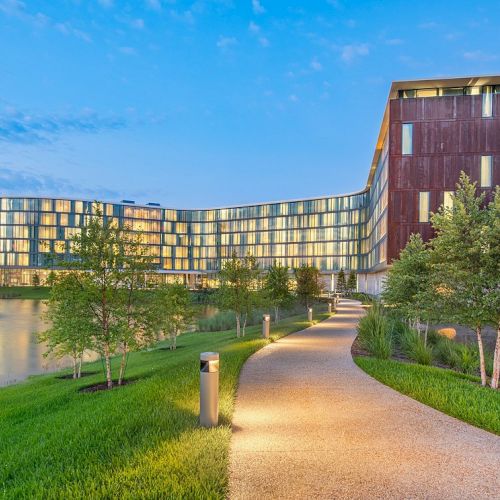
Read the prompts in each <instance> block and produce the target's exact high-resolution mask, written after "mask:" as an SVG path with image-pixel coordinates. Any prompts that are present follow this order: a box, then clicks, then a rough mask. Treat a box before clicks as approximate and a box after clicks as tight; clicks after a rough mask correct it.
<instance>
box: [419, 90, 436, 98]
mask: <svg viewBox="0 0 500 500" xmlns="http://www.w3.org/2000/svg"><path fill="white" fill-rule="evenodd" d="M437 95H438V89H418V90H417V97H436V96H437Z"/></svg>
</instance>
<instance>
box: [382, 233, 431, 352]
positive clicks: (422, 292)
mask: <svg viewBox="0 0 500 500" xmlns="http://www.w3.org/2000/svg"><path fill="white" fill-rule="evenodd" d="M431 277H432V269H431V262H430V252H429V250H428V249H427V245H426V244H425V243H424V242H423V241H422V237H421V236H420V234H412V235H411V236H410V239H409V241H408V243H407V244H406V247H405V248H404V249H403V250H402V251H401V253H400V255H399V259H398V260H395V261H394V262H393V264H392V267H391V269H389V271H388V273H387V278H386V280H385V283H384V291H383V292H382V298H383V300H384V302H385V303H386V304H388V305H391V306H393V307H395V308H396V309H397V310H398V311H399V312H400V313H401V314H402V315H403V316H404V317H405V318H406V319H407V320H408V321H409V324H410V326H411V327H413V328H415V329H416V330H418V331H419V333H420V328H421V324H422V321H425V324H426V326H425V333H424V343H425V344H426V345H427V332H428V328H429V320H430V319H432V316H433V315H434V314H435V303H434V301H433V298H432V297H433V293H432V291H433V285H432V279H431Z"/></svg>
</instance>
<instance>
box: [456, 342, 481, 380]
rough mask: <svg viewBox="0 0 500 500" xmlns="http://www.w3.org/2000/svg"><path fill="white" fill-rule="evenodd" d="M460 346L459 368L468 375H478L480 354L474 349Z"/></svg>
mask: <svg viewBox="0 0 500 500" xmlns="http://www.w3.org/2000/svg"><path fill="white" fill-rule="evenodd" d="M457 345H459V346H460V347H459V356H460V357H459V362H458V367H459V369H460V371H462V372H463V373H468V374H469V375H472V374H473V373H476V371H477V369H478V367H479V354H478V352H477V350H476V349H473V348H472V347H471V346H469V345H463V344H457Z"/></svg>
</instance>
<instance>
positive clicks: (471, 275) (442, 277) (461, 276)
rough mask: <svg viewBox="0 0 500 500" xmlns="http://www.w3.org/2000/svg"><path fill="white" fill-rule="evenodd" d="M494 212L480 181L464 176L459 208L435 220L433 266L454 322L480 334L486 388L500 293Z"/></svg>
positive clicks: (456, 201) (457, 200)
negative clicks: (489, 327) (487, 349)
mask: <svg viewBox="0 0 500 500" xmlns="http://www.w3.org/2000/svg"><path fill="white" fill-rule="evenodd" d="M492 212H495V210H494V209H492ZM488 213H489V212H488V210H487V209H485V208H484V194H482V195H479V196H476V183H472V182H471V181H470V179H469V177H467V175H465V174H464V173H463V172H462V173H461V175H460V180H459V182H458V184H457V190H456V193H455V195H454V196H453V207H452V208H451V209H443V208H441V209H440V210H439V212H438V213H436V214H433V216H432V225H433V227H434V230H435V231H436V237H435V238H434V239H433V240H432V263H433V271H434V276H435V278H436V284H437V286H438V290H439V291H440V293H439V298H440V302H441V306H442V307H443V308H444V309H445V310H446V311H447V313H448V315H449V317H450V318H452V319H454V320H456V321H457V322H458V323H460V324H463V325H467V326H469V327H470V328H472V329H473V330H475V332H476V337H477V343H478V348H479V360H480V370H481V383H482V385H486V370H485V362H484V349H483V340H482V328H483V325H485V324H487V323H489V322H491V319H492V311H491V310H490V308H491V305H492V304H491V303H492V302H494V301H493V299H492V297H494V296H495V295H496V294H498V274H494V276H492V275H491V274H490V273H491V270H492V267H494V266H492V264H491V258H492V255H493V253H494V252H497V255H498V250H497V249H493V250H491V251H490V246H489V239H490V237H491V238H493V237H494V236H491V234H492V231H490V230H489V228H488V225H489V223H490V221H489V217H488Z"/></svg>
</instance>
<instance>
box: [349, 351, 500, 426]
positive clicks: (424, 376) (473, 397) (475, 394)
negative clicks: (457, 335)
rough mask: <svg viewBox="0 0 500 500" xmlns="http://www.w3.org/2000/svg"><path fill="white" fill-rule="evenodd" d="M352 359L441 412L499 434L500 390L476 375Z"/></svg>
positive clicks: (412, 365)
mask: <svg viewBox="0 0 500 500" xmlns="http://www.w3.org/2000/svg"><path fill="white" fill-rule="evenodd" d="M354 360H355V362H356V364H357V365H358V366H359V367H360V368H361V369H363V370H364V371H365V372H366V373H368V374H369V375H371V376H372V377H373V378H375V379H377V380H378V381H380V382H382V383H383V384H386V385H388V386H389V387H392V388H393V389H396V390H397V391H399V392H402V393H403V394H406V395H407V396H410V397H411V398H413V399H416V400H417V401H420V402H421V403H424V404H426V405H428V406H432V407H433V408H436V409H437V410H440V411H442V412H443V413H446V414H448V415H451V416H453V417H456V418H458V419H460V420H463V421H465V422H468V423H469V424H472V425H475V426H476V427H480V428H482V429H485V430H487V431H490V432H493V433H495V434H500V391H494V390H492V389H490V388H488V387H481V386H480V385H479V384H478V382H480V380H479V379H478V378H477V377H473V376H470V375H464V374H461V373H457V372H454V371H452V370H445V369H442V368H436V367H432V366H422V365H417V364H409V363H400V362H398V361H393V360H381V359H375V358H368V357H355V358H354Z"/></svg>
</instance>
